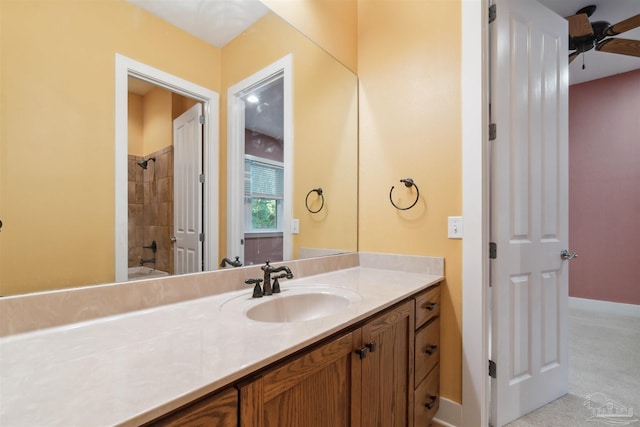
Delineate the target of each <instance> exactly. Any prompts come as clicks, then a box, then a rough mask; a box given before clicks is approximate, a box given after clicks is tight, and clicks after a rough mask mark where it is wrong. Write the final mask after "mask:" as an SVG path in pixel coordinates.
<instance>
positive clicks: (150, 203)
mask: <svg viewBox="0 0 640 427" xmlns="http://www.w3.org/2000/svg"><path fill="white" fill-rule="evenodd" d="M150 157H155V159H156V161H155V162H153V161H149V163H148V165H147V169H142V168H141V167H140V166H138V165H137V164H136V163H137V162H138V161H140V160H143V157H140V156H133V155H129V162H128V168H129V188H128V189H129V229H128V230H129V255H128V260H129V267H137V266H139V265H140V259H141V258H144V259H150V258H153V257H154V253H153V251H152V250H151V249H144V248H143V246H150V245H151V243H152V242H153V241H154V240H155V241H156V245H157V248H158V249H157V251H156V253H155V258H156V262H155V264H153V263H147V264H145V266H147V267H152V268H155V269H158V270H162V271H166V272H168V273H169V274H173V244H172V242H171V236H172V235H173V232H172V230H173V146H168V147H165V148H163V149H161V150H158V151H156V152H154V153H150V154H148V155H146V156H145V157H144V158H145V159H148V158H150Z"/></svg>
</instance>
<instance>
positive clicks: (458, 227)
mask: <svg viewBox="0 0 640 427" xmlns="http://www.w3.org/2000/svg"><path fill="white" fill-rule="evenodd" d="M447 229H448V233H447V234H448V236H449V238H450V239H462V234H463V231H464V223H463V222H462V217H461V216H450V217H449V223H448V226H447Z"/></svg>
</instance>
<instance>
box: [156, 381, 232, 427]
mask: <svg viewBox="0 0 640 427" xmlns="http://www.w3.org/2000/svg"><path fill="white" fill-rule="evenodd" d="M145 425H146V426H153V427H161V426H162V427H166V426H172V427H178V426H179V427H196V426H198V427H205V426H216V427H237V426H238V390H236V389H235V388H234V387H228V388H226V389H224V390H222V391H220V392H217V393H214V394H212V395H209V396H207V397H205V398H203V399H201V400H198V401H196V402H195V403H192V404H189V405H188V406H185V407H183V408H180V409H178V410H177V411H174V412H172V413H170V414H169V415H166V416H164V417H162V418H160V419H157V420H154V421H152V422H150V423H148V424H145Z"/></svg>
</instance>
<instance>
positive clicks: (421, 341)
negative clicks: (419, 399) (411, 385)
mask: <svg viewBox="0 0 640 427" xmlns="http://www.w3.org/2000/svg"><path fill="white" fill-rule="evenodd" d="M415 352H416V354H415V355H416V357H415V361H416V370H415V373H416V380H415V383H416V384H420V382H421V381H422V380H423V379H424V378H425V377H426V376H427V374H428V373H429V372H431V369H433V367H434V366H436V364H437V363H438V362H439V361H440V317H436V318H435V319H433V321H432V322H431V323H429V324H428V325H426V326H425V327H423V328H422V329H420V330H419V331H417V332H416V346H415Z"/></svg>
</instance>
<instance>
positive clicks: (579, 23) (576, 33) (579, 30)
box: [566, 5, 640, 63]
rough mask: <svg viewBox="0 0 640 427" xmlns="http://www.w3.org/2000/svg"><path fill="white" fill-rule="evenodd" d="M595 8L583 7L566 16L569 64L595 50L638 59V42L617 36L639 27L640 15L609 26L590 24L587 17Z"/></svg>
mask: <svg viewBox="0 0 640 427" xmlns="http://www.w3.org/2000/svg"><path fill="white" fill-rule="evenodd" d="M595 10H596V6H594V5H591V6H585V7H583V8H582V9H580V10H579V11H578V12H576V14H575V15H572V16H568V17H567V18H566V19H567V20H568V21H569V50H573V51H574V52H571V53H570V54H569V63H571V62H572V61H573V60H574V59H576V58H577V57H578V55H580V54H581V53H584V52H586V51H588V50H591V49H593V48H595V49H596V50H598V51H602V52H609V53H617V54H621V55H629V56H638V57H640V40H631V39H623V38H619V37H613V36H617V35H618V34H622V33H624V32H626V31H629V30H633V29H634V28H637V27H640V14H638V15H635V16H632V17H630V18H627V19H625V20H623V21H620V22H618V23H616V24H613V25H611V24H610V23H608V22H606V21H594V22H590V21H589V17H590V16H591V15H593V12H595Z"/></svg>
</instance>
